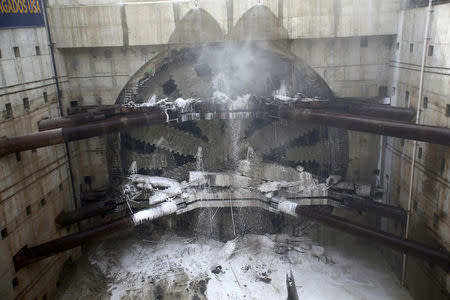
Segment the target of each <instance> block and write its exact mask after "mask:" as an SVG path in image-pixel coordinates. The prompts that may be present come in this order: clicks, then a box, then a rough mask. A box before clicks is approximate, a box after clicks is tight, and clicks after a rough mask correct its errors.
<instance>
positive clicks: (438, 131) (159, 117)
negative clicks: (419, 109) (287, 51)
mask: <svg viewBox="0 0 450 300" xmlns="http://www.w3.org/2000/svg"><path fill="white" fill-rule="evenodd" d="M267 109H269V110H270V111H271V112H272V111H273V113H275V114H278V115H277V117H280V118H283V119H291V120H304V121H308V122H312V123H316V124H321V125H327V126H331V127H338V128H345V129H350V130H356V131H363V132H370V133H375V134H381V135H387V136H393V137H399V138H406V139H412V140H418V141H424V142H429V143H433V144H441V145H450V129H449V128H443V127H436V126H425V125H416V124H410V123H405V122H398V121H392V120H386V119H375V118H371V117H361V116H357V115H350V114H342V113H337V112H332V111H326V110H322V109H305V108H300V107H295V106H294V107H291V106H283V107H278V106H269V107H267ZM252 112H253V111H251V110H250V111H240V113H243V114H244V115H245V113H252ZM192 114H193V113H187V114H186V115H192ZM199 115H200V118H202V117H201V116H203V117H204V118H205V119H213V118H227V117H229V115H231V112H223V113H222V112H221V113H219V114H214V112H212V113H203V114H199ZM177 116H178V117H181V118H179V120H180V119H181V120H184V119H183V114H180V115H177ZM187 119H189V118H187ZM166 121H167V116H166V115H165V114H164V112H162V111H155V112H153V113H139V114H130V115H128V116H122V117H120V116H116V117H113V118H110V119H106V120H102V121H97V122H92V123H87V124H83V125H78V126H74V127H67V128H58V129H51V130H47V131H42V132H38V133H31V134H26V135H22V136H16V137H10V138H1V139H0V157H1V156H4V155H7V154H10V153H15V152H21V151H25V150H31V149H35V148H39V147H44V146H49V145H55V144H61V143H64V142H70V141H76V140H80V139H86V138H90V137H94V136H99V135H104V134H108V133H111V132H114V131H117V130H121V129H126V128H132V127H139V126H146V125H153V124H163V123H165V122H166Z"/></svg>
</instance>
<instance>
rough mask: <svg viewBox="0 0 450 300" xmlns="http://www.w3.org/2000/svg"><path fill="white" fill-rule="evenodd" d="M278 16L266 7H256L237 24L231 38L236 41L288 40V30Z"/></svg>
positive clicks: (246, 13) (247, 12)
mask: <svg viewBox="0 0 450 300" xmlns="http://www.w3.org/2000/svg"><path fill="white" fill-rule="evenodd" d="M280 23H281V22H280V20H279V19H278V17H277V16H275V14H274V13H273V12H272V11H271V10H270V9H269V8H268V7H267V6H264V5H256V6H254V7H252V8H250V9H249V10H248V11H246V12H245V13H244V14H243V15H242V17H241V18H240V19H239V20H238V21H237V22H236V25H234V27H233V30H232V32H231V34H230V36H231V37H232V38H233V39H236V40H280V39H287V38H288V37H289V36H288V32H287V29H286V28H284V27H283V26H282V25H280Z"/></svg>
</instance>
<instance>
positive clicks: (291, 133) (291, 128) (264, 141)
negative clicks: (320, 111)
mask: <svg viewBox="0 0 450 300" xmlns="http://www.w3.org/2000/svg"><path fill="white" fill-rule="evenodd" d="M314 128H315V127H314V126H313V125H309V124H306V123H301V122H298V121H276V122H273V123H271V124H269V125H267V126H264V127H263V128H262V129H259V130H257V131H255V132H254V133H253V135H252V136H250V137H249V139H248V140H249V143H250V145H251V146H252V147H253V149H255V151H257V152H261V153H264V154H267V153H270V152H271V151H273V150H274V149H276V148H279V147H281V146H283V145H286V144H288V143H289V142H291V141H293V140H294V139H296V138H297V137H299V136H301V135H305V134H307V133H308V132H310V131H311V130H313V129H314Z"/></svg>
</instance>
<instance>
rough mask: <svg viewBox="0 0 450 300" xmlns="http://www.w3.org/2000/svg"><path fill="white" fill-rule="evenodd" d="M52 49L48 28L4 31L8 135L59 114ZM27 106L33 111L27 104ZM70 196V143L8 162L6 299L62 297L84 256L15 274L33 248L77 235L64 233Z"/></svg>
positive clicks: (2, 171)
mask: <svg viewBox="0 0 450 300" xmlns="http://www.w3.org/2000/svg"><path fill="white" fill-rule="evenodd" d="M47 45H48V40H47V34H46V30H45V28H43V27H40V28H21V29H3V30H0V50H1V57H0V133H1V134H0V135H1V136H14V135H20V134H25V133H29V132H36V131H37V130H38V129H37V122H38V121H39V120H41V119H44V118H48V117H57V116H59V110H58V104H57V99H56V88H55V85H54V79H53V78H54V75H53V70H52V65H51V60H50V55H49V48H48V46H47ZM14 47H17V48H16V49H14ZM36 47H39V48H38V49H37V48H36ZM57 58H58V66H60V68H59V74H60V82H61V88H62V90H63V94H64V93H65V92H66V91H67V89H66V88H67V87H68V84H67V83H68V80H67V76H66V74H65V68H64V63H63V62H62V60H61V58H60V57H57ZM27 101H28V105H26V104H24V103H25V102H27ZM25 105H26V106H25ZM7 107H8V109H7ZM9 109H11V110H10V111H7V110H9ZM70 191H71V184H70V179H69V172H68V164H67V155H66V152H65V149H64V145H56V146H51V147H45V148H40V149H37V150H36V151H25V152H22V153H19V154H17V155H15V154H11V155H8V156H6V157H2V158H0V230H1V240H0V298H1V299H13V298H24V299H34V298H35V297H42V296H44V295H51V294H52V293H53V292H54V289H55V287H56V280H57V276H58V273H59V270H60V269H61V267H62V265H63V263H64V262H65V261H66V259H67V258H68V257H69V256H70V255H75V254H76V250H75V251H68V252H67V253H64V254H62V255H59V256H53V257H50V258H48V259H45V260H43V261H41V262H39V263H36V264H34V265H32V266H29V267H26V268H24V269H22V270H20V271H19V272H15V270H14V265H13V261H12V257H13V256H14V255H15V254H16V253H17V252H18V251H19V250H20V249H21V248H23V247H24V246H25V245H28V246H33V245H36V244H39V243H42V242H45V241H48V240H50V239H55V238H57V237H60V236H63V235H66V234H67V233H69V232H72V231H75V230H76V228H75V227H72V228H71V229H70V230H67V229H63V228H59V227H57V226H56V225H55V222H54V218H55V216H56V215H58V214H59V213H60V212H61V211H62V210H72V209H73V208H74V201H73V198H72V195H71V192H70ZM13 280H14V283H13Z"/></svg>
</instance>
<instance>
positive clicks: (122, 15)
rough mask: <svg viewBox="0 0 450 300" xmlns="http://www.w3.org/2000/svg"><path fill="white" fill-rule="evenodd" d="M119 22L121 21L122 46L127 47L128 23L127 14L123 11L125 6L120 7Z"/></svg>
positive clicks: (128, 42)
mask: <svg viewBox="0 0 450 300" xmlns="http://www.w3.org/2000/svg"><path fill="white" fill-rule="evenodd" d="M120 20H121V21H122V37H123V45H124V46H128V45H129V44H130V41H129V38H128V23H127V13H126V10H125V5H121V6H120Z"/></svg>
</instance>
